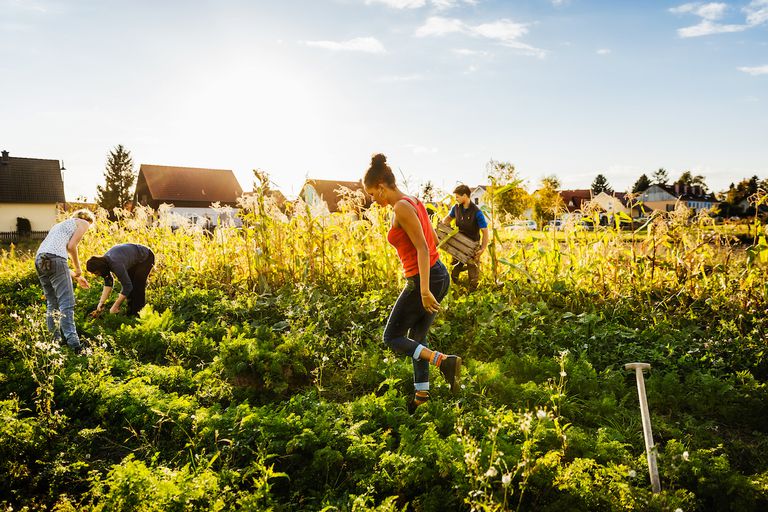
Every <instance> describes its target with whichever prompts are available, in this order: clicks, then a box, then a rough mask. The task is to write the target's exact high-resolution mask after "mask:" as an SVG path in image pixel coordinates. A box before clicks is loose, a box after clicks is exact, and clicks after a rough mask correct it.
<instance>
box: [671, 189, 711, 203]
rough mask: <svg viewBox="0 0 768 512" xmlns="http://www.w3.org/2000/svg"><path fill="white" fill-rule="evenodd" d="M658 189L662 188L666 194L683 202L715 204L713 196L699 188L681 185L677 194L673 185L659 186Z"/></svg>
mask: <svg viewBox="0 0 768 512" xmlns="http://www.w3.org/2000/svg"><path fill="white" fill-rule="evenodd" d="M659 187H661V188H663V189H664V190H665V191H666V192H667V193H669V194H671V195H673V196H674V197H676V198H678V199H682V200H683V201H700V202H710V203H716V202H717V199H716V198H715V194H713V193H707V192H704V191H703V190H701V188H699V187H692V186H685V185H681V186H680V187H679V189H678V190H679V191H678V192H676V191H675V185H659ZM697 189H698V190H697Z"/></svg>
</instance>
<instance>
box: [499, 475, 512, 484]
mask: <svg viewBox="0 0 768 512" xmlns="http://www.w3.org/2000/svg"><path fill="white" fill-rule="evenodd" d="M511 483H512V475H510V474H509V473H505V474H504V475H503V476H502V477H501V484H502V485H503V486H504V487H507V486H508V485H509V484H511Z"/></svg>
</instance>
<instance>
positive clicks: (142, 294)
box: [127, 253, 155, 316]
mask: <svg viewBox="0 0 768 512" xmlns="http://www.w3.org/2000/svg"><path fill="white" fill-rule="evenodd" d="M154 265H155V254H154V253H150V254H149V257H148V258H147V259H146V260H144V261H142V262H141V263H138V264H136V265H134V266H132V267H131V268H129V269H127V271H128V277H129V278H130V279H131V283H133V290H131V293H129V294H128V315H129V316H136V315H138V314H139V311H141V308H143V307H144V305H145V304H146V303H147V296H146V294H147V278H148V277H149V273H150V272H151V271H152V267H153V266H154Z"/></svg>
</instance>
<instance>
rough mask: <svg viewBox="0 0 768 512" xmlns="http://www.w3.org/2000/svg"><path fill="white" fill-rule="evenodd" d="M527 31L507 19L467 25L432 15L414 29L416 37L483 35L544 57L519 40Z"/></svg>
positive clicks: (542, 53) (536, 49)
mask: <svg viewBox="0 0 768 512" xmlns="http://www.w3.org/2000/svg"><path fill="white" fill-rule="evenodd" d="M527 33H528V25H527V24H524V23H515V22H513V21H511V20H508V19H500V20H498V21H494V22H491V23H483V24H480V25H469V24H467V23H464V22H463V21H461V20H459V19H456V18H443V17H440V16H432V17H430V18H428V19H427V21H426V22H425V23H424V25H422V26H421V27H419V28H418V29H416V33H415V35H416V37H430V36H444V35H447V34H465V35H469V36H474V37H483V38H486V39H490V40H492V41H495V42H497V43H499V44H501V45H503V46H506V47H508V48H513V49H515V50H519V51H521V52H522V53H525V54H527V55H534V56H536V57H544V56H545V55H546V53H547V52H546V51H545V50H542V49H540V48H536V47H533V46H531V45H529V44H526V43H523V42H521V41H519V39H520V38H521V37H522V36H524V35H526V34H527Z"/></svg>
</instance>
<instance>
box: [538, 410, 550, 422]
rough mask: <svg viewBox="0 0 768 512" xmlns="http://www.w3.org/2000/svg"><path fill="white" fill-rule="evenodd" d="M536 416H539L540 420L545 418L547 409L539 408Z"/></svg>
mask: <svg viewBox="0 0 768 512" xmlns="http://www.w3.org/2000/svg"><path fill="white" fill-rule="evenodd" d="M536 417H537V418H539V419H540V420H543V419H544V418H546V417H547V411H545V410H544V409H539V410H538V411H536Z"/></svg>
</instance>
